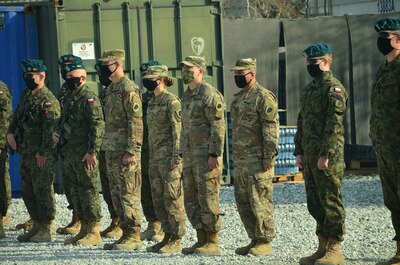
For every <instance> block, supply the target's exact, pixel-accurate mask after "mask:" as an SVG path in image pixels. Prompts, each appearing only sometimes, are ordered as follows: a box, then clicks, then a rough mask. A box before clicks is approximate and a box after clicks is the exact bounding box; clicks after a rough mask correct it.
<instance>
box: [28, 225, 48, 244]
mask: <svg viewBox="0 0 400 265" xmlns="http://www.w3.org/2000/svg"><path fill="white" fill-rule="evenodd" d="M53 240H54V220H52V221H50V222H49V223H41V224H40V228H39V231H38V232H37V233H36V235H34V236H32V237H31V238H30V239H29V241H30V242H36V243H41V242H51V241H53Z"/></svg>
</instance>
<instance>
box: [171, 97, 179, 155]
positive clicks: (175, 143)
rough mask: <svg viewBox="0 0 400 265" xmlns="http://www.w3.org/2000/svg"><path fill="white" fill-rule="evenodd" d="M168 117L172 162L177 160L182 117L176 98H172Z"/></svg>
mask: <svg viewBox="0 0 400 265" xmlns="http://www.w3.org/2000/svg"><path fill="white" fill-rule="evenodd" d="M168 117H169V120H170V124H171V128H172V156H173V159H174V160H179V159H180V157H179V154H180V153H181V151H180V141H181V130H182V117H181V102H180V101H179V99H178V98H174V99H173V100H172V101H171V102H170V104H169V108H168Z"/></svg>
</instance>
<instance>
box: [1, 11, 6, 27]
mask: <svg viewBox="0 0 400 265" xmlns="http://www.w3.org/2000/svg"><path fill="white" fill-rule="evenodd" d="M4 27H5V23H4V13H0V29H4Z"/></svg>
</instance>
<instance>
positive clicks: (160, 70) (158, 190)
mask: <svg viewBox="0 0 400 265" xmlns="http://www.w3.org/2000/svg"><path fill="white" fill-rule="evenodd" d="M142 79H143V85H144V87H146V88H147V90H148V91H151V92H154V96H153V97H152V98H151V100H150V101H149V105H148V108H147V122H148V126H149V127H148V128H149V148H150V169H149V176H150V181H151V191H152V196H153V203H154V209H155V211H156V214H157V217H158V219H159V220H160V221H161V224H162V228H163V230H164V231H165V237H164V240H163V241H161V242H160V243H158V244H156V245H154V246H151V247H149V248H147V251H150V252H159V253H177V252H180V251H181V250H182V247H181V240H182V236H183V235H184V234H185V231H186V225H185V220H186V217H185V209H184V205H183V187H182V158H181V156H180V148H179V145H180V135H181V128H182V126H181V102H180V100H179V98H178V97H177V96H175V95H174V94H172V93H171V92H168V91H167V89H166V86H172V85H173V80H172V79H171V78H170V77H168V67H167V66H165V65H161V66H150V67H149V68H148V69H147V72H146V75H145V76H144V77H143V78H142Z"/></svg>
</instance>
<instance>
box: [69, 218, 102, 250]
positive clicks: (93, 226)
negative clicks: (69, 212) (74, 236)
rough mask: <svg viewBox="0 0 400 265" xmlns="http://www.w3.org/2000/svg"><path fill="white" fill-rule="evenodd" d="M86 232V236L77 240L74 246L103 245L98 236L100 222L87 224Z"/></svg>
mask: <svg viewBox="0 0 400 265" xmlns="http://www.w3.org/2000/svg"><path fill="white" fill-rule="evenodd" d="M86 231H87V233H86V235H85V236H84V237H82V238H81V239H78V240H77V241H76V243H75V244H77V245H84V246H98V245H100V244H103V240H102V239H101V236H100V222H97V221H94V222H88V223H87V227H86Z"/></svg>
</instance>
